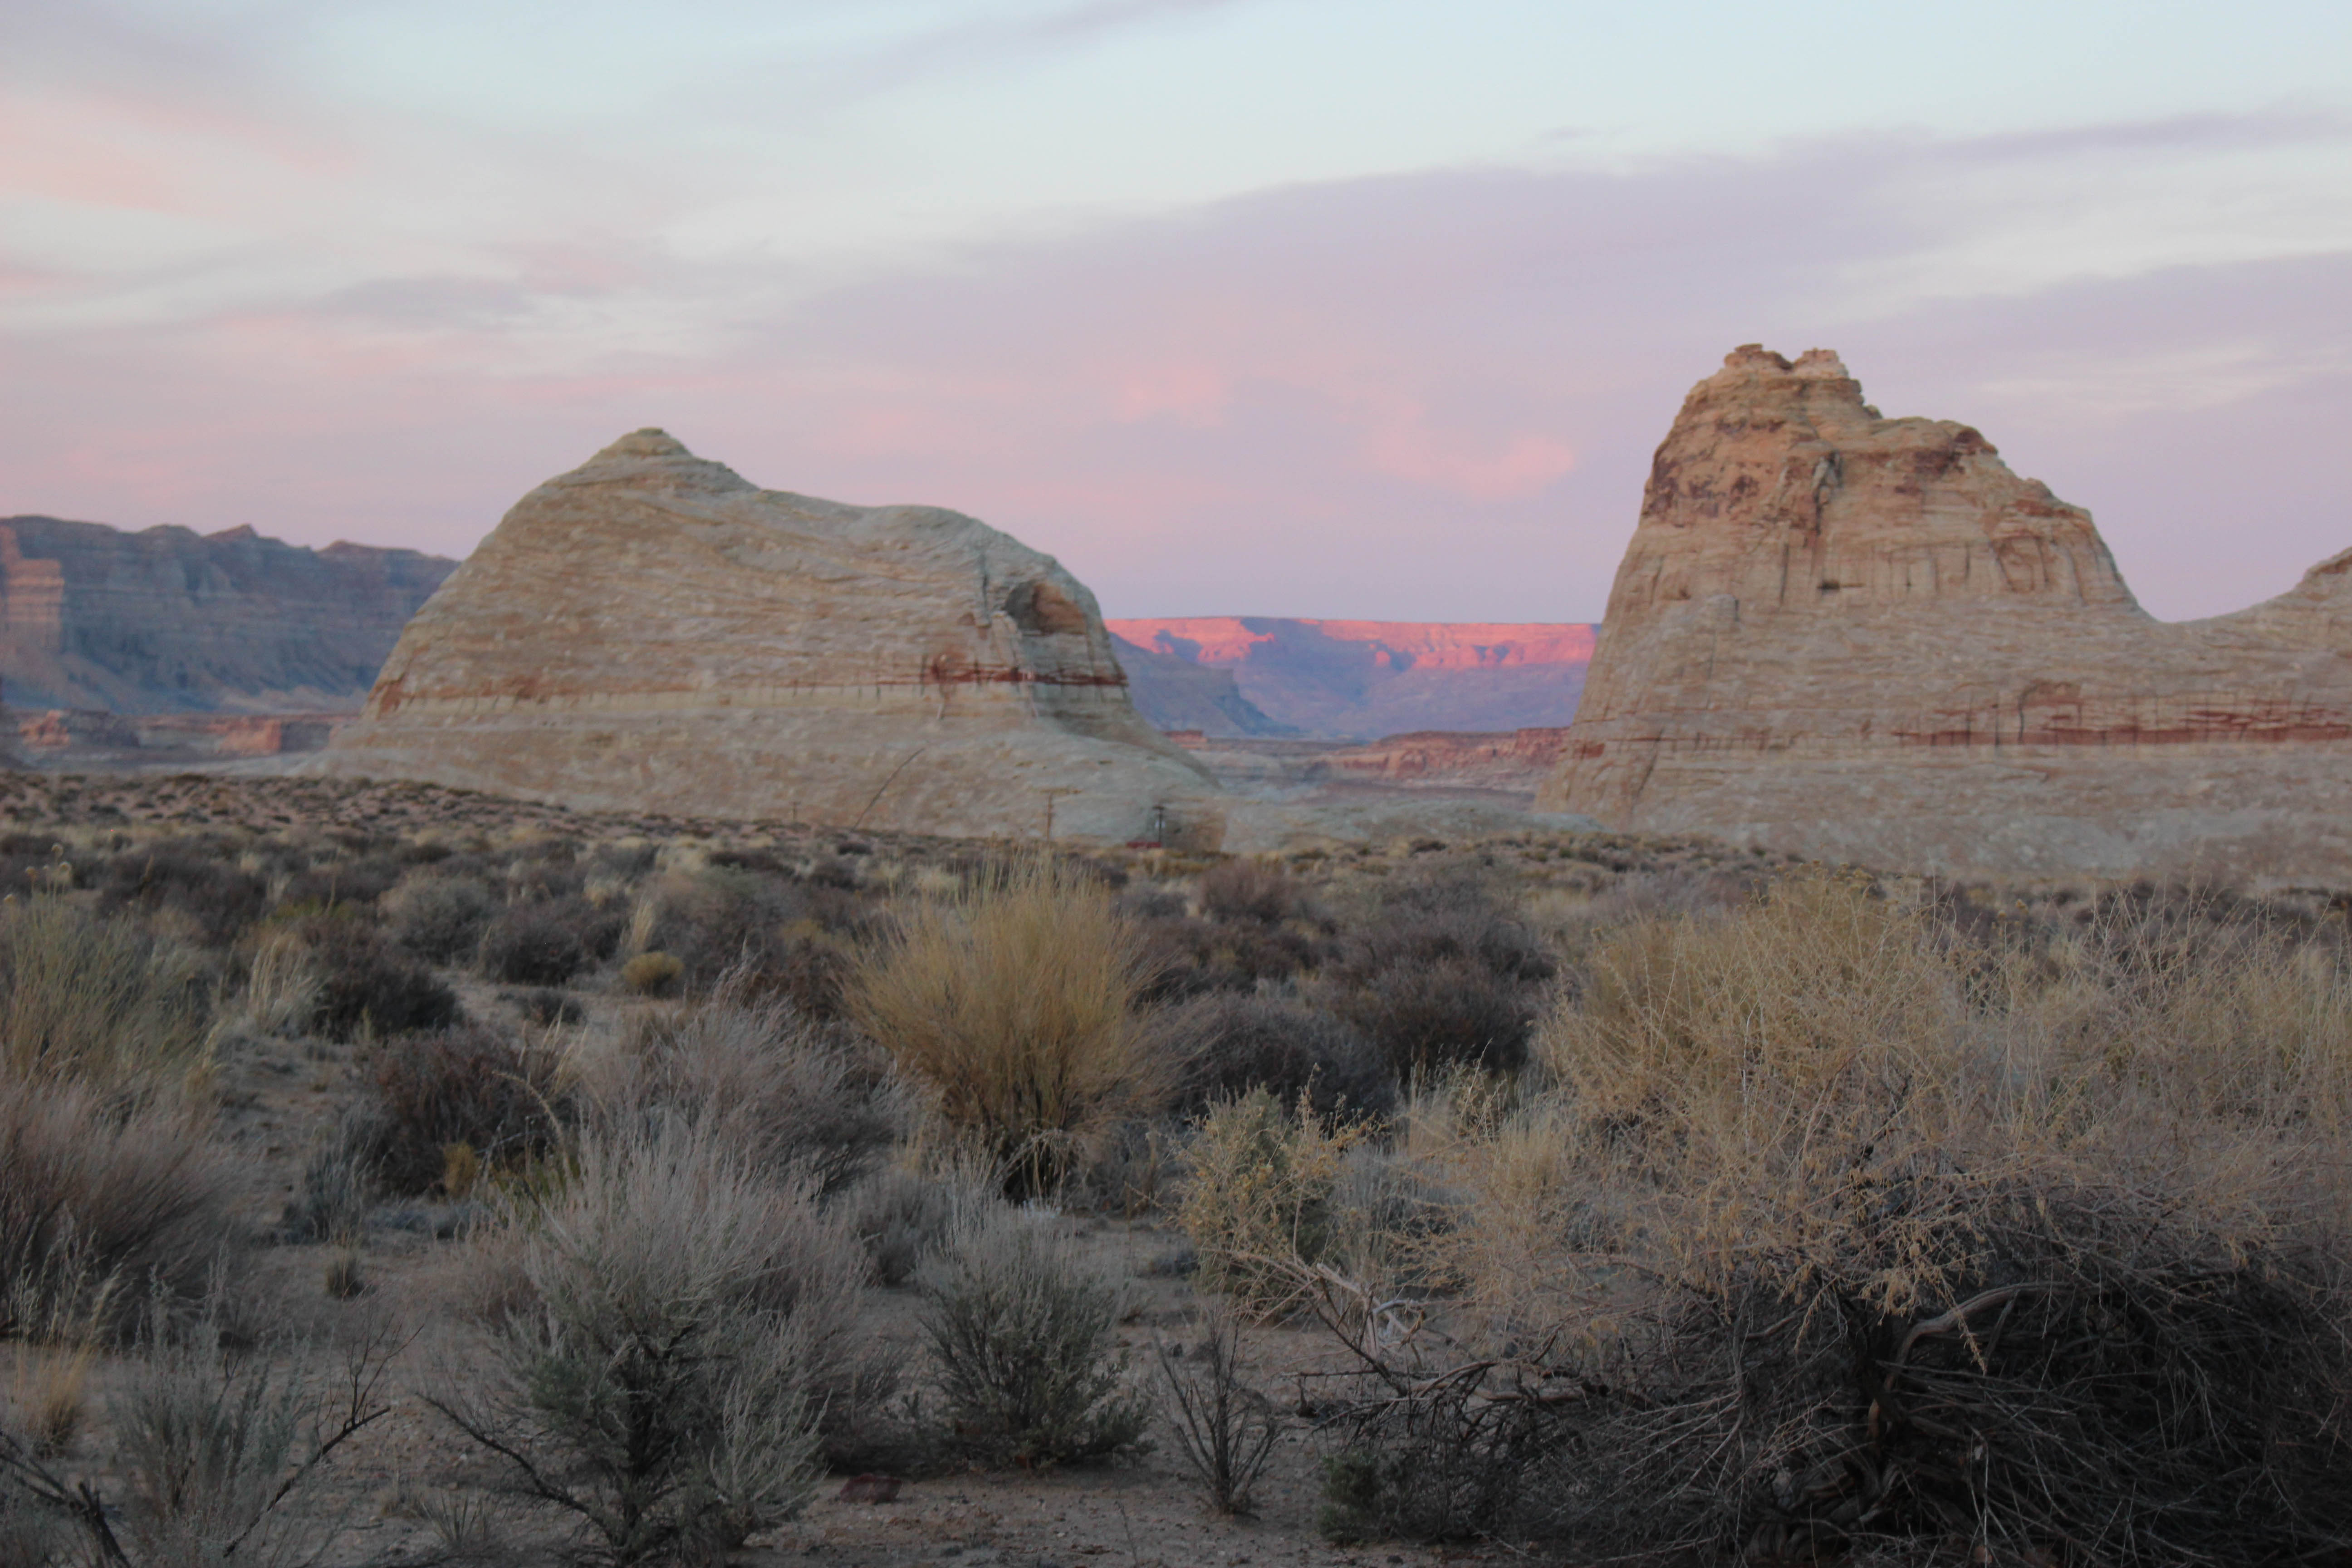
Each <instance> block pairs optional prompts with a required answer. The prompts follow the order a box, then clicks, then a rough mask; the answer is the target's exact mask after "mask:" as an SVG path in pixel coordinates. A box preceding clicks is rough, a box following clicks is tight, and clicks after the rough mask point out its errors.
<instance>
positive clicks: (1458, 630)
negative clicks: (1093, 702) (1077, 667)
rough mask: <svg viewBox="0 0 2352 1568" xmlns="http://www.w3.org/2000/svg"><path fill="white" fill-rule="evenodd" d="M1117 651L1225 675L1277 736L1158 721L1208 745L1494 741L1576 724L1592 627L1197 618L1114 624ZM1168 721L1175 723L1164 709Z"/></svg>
mask: <svg viewBox="0 0 2352 1568" xmlns="http://www.w3.org/2000/svg"><path fill="white" fill-rule="evenodd" d="M1109 624H1110V629H1111V631H1112V633H1113V634H1114V635H1115V636H1117V637H1119V638H1121V639H1122V640H1123V641H1125V642H1127V643H1130V644H1134V645H1137V646H1139V647H1144V648H1147V649H1150V650H1151V651H1152V652H1154V653H1157V654H1160V655H1161V656H1163V657H1165V658H1173V659H1178V660H1181V661H1183V662H1185V663H1188V664H1191V665H1193V666H1196V667H1198V668H1202V669H1204V670H1214V671H1230V672H1231V674H1232V676H1233V679H1234V683H1235V687H1236V689H1237V690H1238V691H1239V693H1240V695H1241V697H1242V698H1243V699H1244V700H1245V701H1247V702H1248V703H1249V704H1250V705H1251V706H1252V707H1253V708H1254V709H1255V710H1256V711H1258V712H1260V713H1263V714H1264V715H1265V716H1266V718H1267V719H1268V720H1269V721H1271V722H1272V724H1273V725H1274V726H1276V727H1275V728H1272V729H1261V730H1251V729H1247V728H1243V727H1240V726H1239V725H1238V724H1235V723H1227V724H1225V725H1223V726H1221V725H1220V724H1219V723H1217V722H1216V721H1215V720H1214V719H1213V718H1211V719H1207V720H1206V721H1204V720H1203V718H1202V716H1201V715H1200V714H1199V712H1198V711H1197V710H1191V711H1190V712H1189V713H1188V714H1187V715H1186V716H1185V717H1183V718H1182V719H1181V720H1180V721H1174V722H1169V721H1163V720H1162V719H1161V718H1160V714H1159V712H1157V711H1156V710H1154V708H1153V707H1152V706H1150V700H1149V699H1150V696H1152V695H1154V694H1152V693H1149V692H1146V691H1143V690H1141V689H1139V696H1138V701H1139V705H1142V706H1143V710H1144V712H1145V714H1146V716H1147V717H1150V718H1151V719H1152V720H1153V721H1154V722H1158V723H1162V724H1163V727H1165V728H1170V729H1179V728H1181V729H1205V730H1207V731H1209V732H1210V733H1212V734H1219V735H1226V736H1243V735H1249V734H1281V733H1295V734H1300V735H1308V736H1316V737H1322V738H1328V739H1340V740H1370V739H1373V738H1376V737H1379V736H1383V735H1392V734H1397V733H1400V732H1402V731H1421V730H1452V731H1504V730H1518V729H1527V728H1539V727H1546V726H1551V727H1557V726H1559V725H1564V724H1566V723H1567V722H1568V721H1570V719H1571V718H1573V717H1574V716H1575V713H1576V704H1577V699H1578V693H1579V692H1580V690H1581V689H1582V687H1583V683H1584V671H1585V666H1586V664H1587V662H1588V661H1590V659H1591V657H1592V647H1593V632H1594V628H1593V627H1591V626H1581V625H1573V624H1564V625H1507V624H1480V623H1471V622H1423V621H1318V620H1297V619H1286V618H1282V617H1277V616H1178V617H1172V618H1160V619H1146V620H1117V621H1112V622H1111V623H1109ZM1170 717H1171V719H1176V718H1177V716H1176V715H1175V714H1174V713H1173V711H1172V710H1171V715H1170Z"/></svg>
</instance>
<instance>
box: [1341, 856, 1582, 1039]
mask: <svg viewBox="0 0 2352 1568" xmlns="http://www.w3.org/2000/svg"><path fill="white" fill-rule="evenodd" d="M1557 969H1558V963H1557V961H1556V960H1555V959H1554V957H1553V956H1552V953H1551V952H1550V950H1549V947H1548V946H1547V945H1546V943H1545V942H1544V940H1543V938H1542V936H1541V935H1540V934H1539V933H1538V931H1536V930H1535V929H1534V928H1533V927H1532V926H1531V925H1529V924H1528V922H1527V921H1525V920H1523V919H1522V918H1521V917H1520V914H1519V911H1518V909H1517V905H1516V903H1515V902H1514V901H1513V900H1512V898H1511V897H1510V896H1509V894H1508V893H1507V890H1506V889H1504V887H1503V886H1502V885H1501V883H1500V881H1499V880H1498V879H1496V877H1495V876H1493V875H1492V874H1490V873H1487V872H1486V871H1483V870H1481V869H1479V868H1473V867H1457V868H1449V869H1445V870H1442V871H1434V872H1429V873H1424V874H1422V875H1419V876H1415V877H1410V878H1406V879H1401V880H1399V881H1397V882H1396V883H1394V884H1393V885H1391V886H1388V887H1386V888H1384V889H1382V891H1381V899H1380V902H1379V904H1378V906H1377V908H1376V909H1375V910H1373V911H1372V917H1371V919H1370V920H1369V921H1367V922H1366V923H1365V924H1364V925H1363V926H1362V928H1361V929H1360V931H1358V932H1357V933H1356V934H1355V935H1354V936H1353V937H1352V938H1351V939H1350V940H1349V943H1348V952H1347V954H1346V956H1345V958H1344V959H1343V961H1342V962H1340V963H1337V964H1335V965H1333V966H1331V968H1330V969H1329V971H1328V984H1329V988H1330V990H1331V992H1332V995H1333V1003H1332V1005H1333V1008H1334V1010H1335V1011H1336V1012H1338V1013H1339V1016H1341V1017H1342V1018H1345V1019H1346V1020H1347V1021H1348V1022H1349V1024H1351V1025H1353V1026H1355V1027H1356V1028H1357V1029H1359V1030H1360V1031H1361V1032H1362V1033H1363V1034H1364V1035H1365V1037H1367V1038H1369V1039H1370V1040H1371V1042H1372V1043H1373V1045H1374V1046H1375V1047H1378V1049H1379V1050H1380V1052H1381V1057H1382V1058H1383V1059H1384V1060H1385V1061H1386V1062H1387V1064H1388V1068H1389V1071H1390V1072H1391V1075H1392V1076H1394V1077H1395V1078H1397V1079H1407V1078H1411V1077H1412V1076H1413V1075H1415V1074H1420V1073H1433V1072H1444V1071H1447V1070H1449V1069H1451V1068H1457V1067H1480V1068H1489V1069H1492V1070H1495V1071H1499V1072H1516V1071H1517V1070H1518V1069H1519V1068H1520V1067H1521V1066H1522V1065H1524V1063H1525V1062H1526V1060H1527V1049H1528V1035H1529V1031H1530V1029H1531V1028H1532V1027H1533V1026H1534V1023H1535V1021H1536V1018H1537V1016H1538V1015H1539V1014H1540V1013H1541V1012H1542V1010H1543V1005H1544V994H1543V990H1542V987H1543V984H1544V982H1546V981H1549V979H1551V978H1552V976H1553V974H1554V973H1556V971H1557Z"/></svg>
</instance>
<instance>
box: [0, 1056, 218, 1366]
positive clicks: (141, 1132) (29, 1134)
mask: <svg viewBox="0 0 2352 1568" xmlns="http://www.w3.org/2000/svg"><path fill="white" fill-rule="evenodd" d="M233 1189H234V1182H233V1178H232V1174H231V1173H230V1171H229V1169H228V1166H227V1163H226V1161H225V1160H223V1159H222V1157H221V1156H220V1154H219V1152H217V1151H216V1150H215V1148H214V1147H213V1146H212V1144H211V1143H210V1142H208V1141H207V1139H206V1138H205V1129H204V1126H203V1124H202V1122H201V1121H199V1120H198V1119H197V1118H196V1117H194V1115H192V1114H191V1113H189V1112H188V1111H187V1110H184V1109H181V1108H177V1107H172V1106H152V1107H147V1108H142V1109H135V1110H123V1109H122V1108H121V1105H120V1104H119V1103H112V1102H110V1100H109V1098H108V1097H107V1096H105V1095H103V1094H101V1093H100V1091H99V1090H98V1089H93V1088H90V1087H89V1086H87V1085H84V1084H79V1083H72V1082H68V1083H34V1084H27V1083H7V1082H0V1292H4V1293H0V1338H6V1337H15V1336H23V1337H30V1338H39V1339H56V1338H71V1337H73V1336H75V1335H78V1334H81V1333H85V1332H89V1331H98V1332H100V1333H106V1334H112V1333H119V1332H121V1331H125V1330H127V1329H128V1328H130V1327H131V1326H133V1325H134V1324H135V1322H136V1320H137V1316H138V1312H139V1310H140V1309H141V1308H142V1307H143V1305H144V1304H145V1302H146V1301H147V1300H148V1297H149V1295H150V1293H151V1292H161V1293H163V1294H165V1295H167V1296H171V1297H173V1298H177V1299H190V1300H192V1299H194V1298H195V1297H197V1296H199V1295H201V1294H202V1292H203V1290H204V1289H205V1279H206V1276H207V1274H208V1273H209V1272H210V1270H211V1269H212V1268H214V1267H215V1264H217V1263H218V1262H219V1261H220V1259H221V1258H222V1255H223V1254H224V1252H225V1251H226V1250H228V1249H229V1248H231V1247H233V1245H234V1244H235V1242H236V1226H235V1224H234V1222H233V1221H232V1220H231V1218H230V1215H229V1205H230V1202H231V1199H232V1197H233Z"/></svg>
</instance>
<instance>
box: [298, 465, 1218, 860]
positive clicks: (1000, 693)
mask: <svg viewBox="0 0 2352 1568" xmlns="http://www.w3.org/2000/svg"><path fill="white" fill-rule="evenodd" d="M320 765H322V766H324V767H327V768H329V769H331V770H332V771H336V772H341V773H373V774H376V775H378V776H386V777H406V778H419V779H425V780H429V781H432V782H435V783H439V784H454V785H459V786H463V787H468V788H478V789H488V790H495V791H499V792H501V793H504V794H509V795H522V796H525V797H528V798H533V799H541V800H551V801H558V802H562V803H563V804H565V805H575V806H583V807H592V808H599V809H610V810H640V811H643V810H661V811H668V812H679V813H689V814H695V815H703V816H736V817H760V816H772V817H798V818H801V819H803V820H806V821H813V822H819V823H827V824H835V825H839V826H853V825H856V824H860V823H862V824H865V825H866V826H876V827H885V826H887V827H895V828H904V829H909V830H915V831H922V832H932V833H947V834H973V835H982V834H1000V833H1002V834H1013V835H1017V836H1024V837H1034V836H1036V835H1038V834H1040V833H1042V832H1044V831H1045V827H1046V825H1047V823H1048V821H1049V819H1050V821H1051V823H1052V825H1053V829H1054V832H1055V837H1082V838H1096V839H1133V838H1139V837H1150V836H1154V835H1155V834H1156V833H1157V832H1158V830H1159V829H1158V824H1160V822H1162V821H1165V822H1166V823H1167V825H1168V829H1169V832H1170V834H1171V837H1179V838H1187V839H1190V840H1192V841H1193V842H1202V841H1204V840H1205V841H1207V842H1209V843H1212V844H1213V842H1214V841H1215V838H1216V837H1217V835H1218V834H1219V833H1220V832H1221V831H1222V827H1221V820H1222V819H1221V816H1220V806H1219V802H1218V792H1217V790H1216V786H1215V784H1213V781H1212V780H1211V779H1210V778H1209V776H1208V774H1207V773H1205V772H1203V771H1202V769H1201V768H1200V767H1199V765H1198V764H1196V763H1193V762H1192V759H1191V758H1190V757H1188V756H1186V755H1185V753H1184V752H1181V750H1179V749H1178V748H1177V747H1175V746H1173V745H1171V744H1170V743H1169V742H1167V741H1165V740H1164V739H1163V738H1162V737H1161V736H1160V734H1159V733H1158V732H1157V731H1154V730H1152V729H1151V728H1150V726H1149V725H1147V724H1145V723H1144V722H1143V721H1141V720H1140V719H1139V718H1138V717H1137V716H1136V713H1135V710H1134V708H1133V707H1132V706H1131V705H1130V704H1129V700H1128V691H1127V679H1126V677H1125V675H1124V674H1123V673H1122V672H1121V671H1120V668H1119V665H1118V659H1117V658H1115V657H1114V656H1113V654H1112V651H1111V641H1110V636H1109V634H1108V632H1106V631H1105V630H1104V629H1103V623H1102V616H1101V614H1100V613H1099V612H1098V611H1097V609H1096V607H1095V600H1094V595H1092V594H1090V593H1088V592H1087V589H1086V587H1085V586H1084V585H1083V584H1080V583H1079V582H1078V581H1077V580H1076V578H1074V577H1072V576H1071V575H1070V574H1068V573H1067V572H1066V571H1064V570H1063V569H1062V568H1061V566H1059V565H1058V564H1057V563H1055V562H1054V561H1053V560H1052V559H1051V558H1050V557H1048V556H1045V555H1041V554H1039V553H1038V552H1035V551H1034V550H1031V549H1029V548H1028V547H1027V546H1026V545H1024V544H1022V543H1021V542H1019V541H1018V540H1015V539H1013V538H1011V537H1009V536H1007V535H1005V534H1003V533H999V532H998V531H996V530H994V529H992V528H990V527H988V526H987V525H985V524H984V523H981V522H978V521H974V520H973V519H971V518H969V517H964V516H961V515H960V514H958V513H956V512H951V511H942V510H937V509H935V508H930V507H873V508H866V507H855V506H844V505H842V504H840V503H838V502H835V501H827V500H814V499H812V498H810V497H807V496H799V495H791V494H786V493H783V492H782V491H776V490H763V489H756V488H754V487H753V486H752V485H751V484H749V483H748V482H746V481H745V480H743V479H740V478H739V477H737V476H736V475H735V474H734V473H733V472H732V471H731V470H730V469H728V468H723V467H721V466H720V465H719V464H717V463H712V462H706V461H704V460H702V459H700V458H697V457H695V456H694V455H693V454H692V453H690V452H688V450H687V449H686V448H685V447H683V446H681V445H679V444H678V443H677V441H675V440H673V439H671V438H670V437H668V436H667V435H665V434H664V433H662V432H661V431H659V430H640V431H638V432H637V433H636V434H635V435H633V436H627V437H623V438H622V439H620V440H618V441H615V442H614V443H613V445H611V446H610V447H606V448H604V450H603V451H602V452H599V453H598V454H597V455H596V456H595V457H594V458H592V459H591V460H589V461H588V462H587V463H585V464H583V466H582V467H580V468H575V469H573V470H572V472H570V473H568V474H564V475H562V476H560V477H558V478H556V479H550V480H549V481H548V482H547V483H545V484H543V485H541V486H540V487H539V488H538V489H535V490H533V491H531V492H530V494H529V495H527V496H525V497H524V498H523V499H522V500H520V502H518V503H517V504H516V506H515V508H514V510H511V511H509V512H508V513H507V515H506V518H505V520H504V521H501V522H500V523H499V526H498V528H497V530H496V531H494V532H492V533H491V534H490V536H489V537H488V539H486V540H484V541H483V542H482V544H481V546H480V548H478V550H477V551H476V552H474V554H473V556H472V557H471V558H470V559H469V560H467V563H465V565H464V566H463V567H461V568H459V570H458V571H457V574H456V575H455V576H453V577H451V578H450V579H449V581H448V583H447V584H445V585H444V586H443V588H442V590H441V591H440V592H439V593H438V594H436V595H434V596H433V599H432V601H431V602H430V603H428V604H427V605H425V607H424V609H423V610H421V611H420V612H418V614H417V616H416V617H415V620H413V621H411V622H410V623H409V626H408V629H407V630H406V631H405V632H404V633H403V634H402V636H401V638H400V642H399V646H398V647H395V648H394V650H393V653H392V657H391V658H390V659H388V660H387V661H386V662H385V665H384V668H383V676H382V678H381V679H378V681H377V682H376V685H375V689H374V690H373V692H372V693H371V694H370V695H369V698H368V702H367V708H366V710H365V712H364V713H363V714H362V717H361V718H360V719H359V720H358V721H356V722H354V723H352V724H350V725H348V726H346V727H345V728H344V729H343V730H342V731H341V732H340V733H339V734H338V735H337V736H336V738H335V740H334V742H332V743H331V745H330V746H329V748H328V751H327V752H326V754H325V756H324V758H323V759H322V760H321V764H320Z"/></svg>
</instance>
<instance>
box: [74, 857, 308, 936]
mask: <svg viewBox="0 0 2352 1568" xmlns="http://www.w3.org/2000/svg"><path fill="white" fill-rule="evenodd" d="M230 853H232V851H231V849H230V848H229V847H228V846H227V845H226V844H224V843H221V842H219V841H217V840H210V839H202V838H191V839H166V840H163V841H161V842H158V843H155V844H151V845H148V846H146V847H143V848H139V849H132V850H129V851H127V852H125V853H124V854H122V855H121V856H120V857H118V858H116V859H115V860H114V861H113V862H112V863H111V864H110V865H109V866H108V867H107V868H106V872H105V874H104V876H103V877H101V878H100V879H99V884H98V886H99V893H98V907H99V909H100V911H101V912H102V913H107V914H112V913H115V912H116V911H119V910H141V911H142V912H145V913H150V914H154V913H163V912H165V911H168V912H170V913H171V914H173V916H175V917H176V918H178V919H179V920H182V921H186V922H188V923H189V925H190V927H191V929H193V930H194V931H195V932H196V933H197V934H198V935H200V936H201V938H202V940H203V941H204V942H205V943H206V944H207V945H212V946H218V945H220V944H222V943H226V942H230V941H233V940H234V939H235V938H236V936H237V934H238V933H239V932H241V931H244V930H245V928H246V927H247V926H248V925H251V924H252V923H253V922H254V921H257V920H258V919H260V918H261V915H262V912H263V911H264V910H267V909H268V907H269V885H268V883H267V882H265V881H264V880H262V879H261V878H259V877H257V876H255V875H254V874H253V873H252V872H250V871H247V870H244V869H242V868H239V867H236V866H233V865H230V864H228V863H227V861H226V856H228V855H229V854H230Z"/></svg>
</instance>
